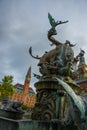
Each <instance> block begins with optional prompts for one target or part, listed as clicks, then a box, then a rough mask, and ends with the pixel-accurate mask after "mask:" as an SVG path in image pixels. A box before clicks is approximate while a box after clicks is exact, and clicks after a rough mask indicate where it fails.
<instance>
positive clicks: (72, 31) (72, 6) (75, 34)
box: [0, 0, 87, 85]
mask: <svg viewBox="0 0 87 130" xmlns="http://www.w3.org/2000/svg"><path fill="white" fill-rule="evenodd" d="M83 6H84V8H83ZM86 6H87V2H86V1H85V0H83V1H80V2H79V0H77V1H75V0H71V1H70V0H67V1H65V0H63V1H58V0H55V2H54V1H53V0H48V1H40V0H39V1H34V0H32V1H31V0H25V1H24V0H19V1H18V0H15V1H12V0H3V1H2V2H1V1H0V45H1V46H0V59H1V62H0V69H1V72H0V79H2V78H3V76H4V75H5V74H8V73H9V74H12V75H13V76H14V82H15V83H16V82H24V78H25V75H26V72H27V70H28V68H29V66H30V65H32V73H37V74H38V73H39V71H38V67H37V63H38V60H34V59H33V58H31V56H30V55H29V53H28V49H29V47H30V46H32V47H33V53H34V54H35V55H40V56H41V55H42V54H43V53H44V52H45V51H48V50H50V49H53V47H51V46H50V45H49V44H50V42H49V41H48V39H47V31H48V30H49V29H50V24H49V21H48V18H47V17H48V16H47V14H48V12H50V13H52V15H53V17H54V18H55V19H56V20H69V23H67V24H65V25H61V26H59V27H57V32H58V35H57V36H56V39H58V40H59V41H61V42H65V40H70V41H71V42H72V43H78V44H77V46H76V47H75V48H74V50H75V53H76V54H77V53H78V52H79V48H82V49H85V48H86V42H87V37H86V34H87V27H86V19H87V14H86V13H85V12H87V8H86ZM82 43H83V44H84V46H85V47H83V44H82ZM76 54H75V55H76ZM86 55H87V54H86ZM86 57H87V56H86ZM35 81H36V79H35V78H33V74H32V80H31V84H32V85H33V84H34V82H35Z"/></svg>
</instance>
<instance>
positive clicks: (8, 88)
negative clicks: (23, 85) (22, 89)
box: [0, 75, 14, 98]
mask: <svg viewBox="0 0 87 130" xmlns="http://www.w3.org/2000/svg"><path fill="white" fill-rule="evenodd" d="M12 82H13V77H12V76H9V75H8V76H4V78H3V79H2V82H1V84H0V97H1V98H2V97H3V96H6V97H10V96H12V94H13V93H14V91H13V84H12Z"/></svg>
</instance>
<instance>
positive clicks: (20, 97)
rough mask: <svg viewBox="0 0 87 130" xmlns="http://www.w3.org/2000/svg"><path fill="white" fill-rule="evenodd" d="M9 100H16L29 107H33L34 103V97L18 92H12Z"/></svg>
mask: <svg viewBox="0 0 87 130" xmlns="http://www.w3.org/2000/svg"><path fill="white" fill-rule="evenodd" d="M11 99H12V100H16V101H20V102H22V103H23V104H25V105H27V106H29V107H33V106H34V104H35V102H36V97H35V96H29V95H24V94H22V93H18V92H14V94H13V96H12V97H11Z"/></svg>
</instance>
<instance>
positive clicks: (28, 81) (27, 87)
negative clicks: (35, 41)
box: [24, 66, 31, 95]
mask: <svg viewBox="0 0 87 130" xmlns="http://www.w3.org/2000/svg"><path fill="white" fill-rule="evenodd" d="M30 80H31V66H30V67H29V69H28V72H27V74H26V78H25V82H24V95H28V92H29V85H30Z"/></svg>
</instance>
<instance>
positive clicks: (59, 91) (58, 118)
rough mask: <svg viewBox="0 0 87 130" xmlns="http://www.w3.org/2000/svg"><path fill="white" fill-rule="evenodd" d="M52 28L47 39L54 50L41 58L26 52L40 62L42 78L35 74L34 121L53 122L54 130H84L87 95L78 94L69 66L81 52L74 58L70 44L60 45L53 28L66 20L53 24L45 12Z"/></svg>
mask: <svg viewBox="0 0 87 130" xmlns="http://www.w3.org/2000/svg"><path fill="white" fill-rule="evenodd" d="M48 18H49V22H50V24H51V29H50V30H49V31H48V34H47V36H48V39H49V40H50V41H51V42H52V45H53V44H54V45H55V46H56V47H55V49H53V50H50V51H49V52H46V53H45V54H43V56H42V57H39V56H33V54H32V48H31V47H30V49H29V53H30V55H31V56H32V57H33V58H36V59H39V63H38V66H39V71H40V73H41V76H39V75H36V74H34V76H36V77H37V78H38V79H39V81H38V82H36V83H35V87H36V91H37V99H36V104H35V107H34V109H33V113H32V119H33V120H46V121H51V122H53V124H56V126H55V125H53V130H55V129H57V130H63V129H65V130H70V129H71V130H77V129H78V130H86V128H87V125H86V124H87V123H86V122H87V121H86V115H87V112H86V107H87V105H86V104H87V101H86V99H87V96H86V95H85V96H84V95H80V87H79V86H78V85H77V84H75V83H74V82H73V80H72V77H73V76H72V75H73V70H72V65H73V64H74V62H75V60H76V59H77V60H76V61H78V57H79V56H83V55H82V54H83V53H82V52H81V53H80V54H79V56H77V57H76V58H74V52H73V49H72V47H74V46H75V45H73V44H71V43H70V41H68V40H66V42H65V43H61V42H59V41H58V40H56V39H55V38H54V37H53V35H57V31H56V29H55V27H56V26H58V25H60V24H63V23H67V22H68V21H64V22H62V21H57V22H56V21H55V20H54V19H53V18H52V16H51V15H50V13H48Z"/></svg>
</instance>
